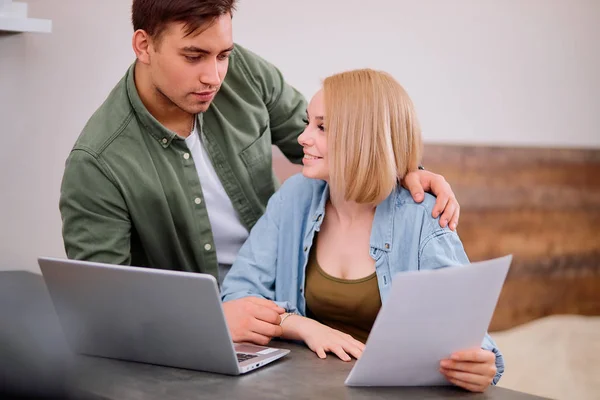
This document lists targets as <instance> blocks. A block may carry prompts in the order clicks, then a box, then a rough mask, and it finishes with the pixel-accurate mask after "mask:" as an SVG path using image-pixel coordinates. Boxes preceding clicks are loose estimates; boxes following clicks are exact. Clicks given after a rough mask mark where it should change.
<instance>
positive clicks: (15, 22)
mask: <svg viewBox="0 0 600 400" xmlns="http://www.w3.org/2000/svg"><path fill="white" fill-rule="evenodd" d="M0 32H38V33H49V32H52V21H51V20H49V19H39V18H28V17H27V4H26V3H23V2H16V1H12V0H0Z"/></svg>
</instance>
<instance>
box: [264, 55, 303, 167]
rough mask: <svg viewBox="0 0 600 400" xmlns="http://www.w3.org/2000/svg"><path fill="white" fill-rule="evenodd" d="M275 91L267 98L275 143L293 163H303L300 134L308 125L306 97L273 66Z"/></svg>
mask: <svg viewBox="0 0 600 400" xmlns="http://www.w3.org/2000/svg"><path fill="white" fill-rule="evenodd" d="M271 67H272V70H271V77H272V88H273V92H272V93H271V96H269V98H268V99H267V108H268V110H269V118H270V120H271V138H272V142H273V144H274V145H276V146H277V147H279V149H280V150H281V152H282V153H283V154H284V155H285V156H286V157H287V158H288V159H289V160H290V161H291V162H293V163H295V164H300V163H302V157H304V153H303V151H302V146H300V144H299V143H298V136H300V134H301V133H302V132H303V131H304V128H305V127H306V122H305V120H306V107H307V104H306V99H305V98H304V96H302V94H300V92H298V91H297V90H296V89H294V88H293V87H292V86H290V85H288V84H287V83H286V82H285V80H284V79H283V75H282V74H281V72H280V71H279V70H278V69H276V68H275V67H273V66H271Z"/></svg>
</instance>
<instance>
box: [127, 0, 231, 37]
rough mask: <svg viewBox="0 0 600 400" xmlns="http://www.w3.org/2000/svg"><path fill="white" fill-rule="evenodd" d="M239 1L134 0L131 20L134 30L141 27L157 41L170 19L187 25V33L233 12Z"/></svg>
mask: <svg viewBox="0 0 600 400" xmlns="http://www.w3.org/2000/svg"><path fill="white" fill-rule="evenodd" d="M236 3H237V0H133V5H132V6H131V21H132V22H133V30H134V31H137V30H138V29H142V30H144V31H146V33H147V34H148V35H150V37H151V38H152V39H154V40H159V38H160V35H161V33H163V31H164V30H165V28H166V27H167V25H168V24H169V23H171V22H182V23H184V24H185V32H186V34H187V35H190V34H191V33H193V32H195V31H196V30H198V29H199V28H201V27H203V26H210V24H212V23H213V22H214V21H215V19H217V18H219V17H221V16H222V15H225V14H232V13H233V11H234V10H235V5H236Z"/></svg>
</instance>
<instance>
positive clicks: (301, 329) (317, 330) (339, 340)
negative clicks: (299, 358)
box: [281, 315, 365, 361]
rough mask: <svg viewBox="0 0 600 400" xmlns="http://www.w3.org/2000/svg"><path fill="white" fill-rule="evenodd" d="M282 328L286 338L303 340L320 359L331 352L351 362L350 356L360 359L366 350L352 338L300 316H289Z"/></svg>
mask: <svg viewBox="0 0 600 400" xmlns="http://www.w3.org/2000/svg"><path fill="white" fill-rule="evenodd" d="M281 326H282V328H283V337H284V338H288V339H294V340H303V341H304V342H305V343H306V345H307V346H308V347H309V348H310V349H311V350H312V351H314V352H315V353H317V356H319V358H325V357H327V355H326V353H327V352H331V353H334V354H335V355H337V356H338V357H339V358H340V359H341V360H343V361H350V360H351V359H352V358H350V356H352V357H354V358H356V359H358V358H360V356H361V354H362V352H363V350H364V349H365V345H364V344H363V343H362V342H359V341H358V340H356V339H354V338H353V337H352V336H350V335H348V334H346V333H343V332H340V331H338V330H336V329H333V328H330V327H328V326H327V325H323V324H321V323H320V322H317V321H315V320H313V319H310V318H306V317H302V316H300V315H291V316H289V317H288V318H286V319H285V321H284V322H283V323H282V324H281Z"/></svg>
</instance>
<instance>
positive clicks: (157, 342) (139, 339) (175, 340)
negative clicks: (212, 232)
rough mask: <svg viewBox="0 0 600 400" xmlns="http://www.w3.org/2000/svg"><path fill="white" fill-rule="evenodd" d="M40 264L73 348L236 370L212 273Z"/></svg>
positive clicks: (53, 261)
mask: <svg viewBox="0 0 600 400" xmlns="http://www.w3.org/2000/svg"><path fill="white" fill-rule="evenodd" d="M38 262H39V265H40V268H41V270H42V274H43V276H44V279H45V281H46V285H47V287H48V291H49V292H50V296H51V298H52V301H53V303H54V306H55V309H56V312H57V314H58V316H59V319H60V321H61V324H62V326H63V330H64V333H65V336H66V338H67V341H68V342H69V343H70V345H71V347H72V348H73V349H74V351H75V352H78V353H82V354H88V355H95V356H102V357H110V358H118V359H124V360H131V361H139V362H145V363H150V364H157V365H165V366H172V367H179V368H189V369H196V370H202V371H212V372H219V373H225V374H238V373H239V367H238V361H237V357H236V354H235V351H234V347H233V343H232V340H231V336H230V334H229V330H228V329H227V325H226V322H225V317H224V314H223V309H222V305H221V301H220V296H219V290H218V286H217V282H216V280H215V278H214V277H213V276H211V275H208V274H199V273H188V272H179V271H167V270H157V269H149V268H139V267H127V266H117V265H110V264H102V263H94V262H84V261H74V260H62V259H53V258H39V259H38Z"/></svg>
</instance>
